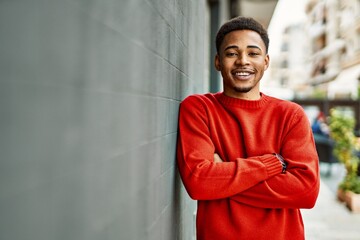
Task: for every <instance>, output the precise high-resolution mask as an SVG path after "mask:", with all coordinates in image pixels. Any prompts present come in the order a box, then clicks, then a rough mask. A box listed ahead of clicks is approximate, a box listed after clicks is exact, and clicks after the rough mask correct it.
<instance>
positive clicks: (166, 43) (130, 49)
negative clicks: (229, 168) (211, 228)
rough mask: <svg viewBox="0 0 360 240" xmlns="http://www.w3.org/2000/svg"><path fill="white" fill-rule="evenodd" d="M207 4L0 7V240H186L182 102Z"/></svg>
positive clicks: (129, 0) (188, 211)
mask: <svg viewBox="0 0 360 240" xmlns="http://www.w3.org/2000/svg"><path fill="white" fill-rule="evenodd" d="M206 9H207V6H206V1H205V0H203V1H192V0H72V1H67V0H63V1H60V0H11V1H9V0H1V1H0V239H1V240H25V239H26V240H28V239H29V240H30V239H31V240H56V239H59V240H65V239H66V240H72V239H74V240H82V239H84V240H85V239H86V240H92V239H96V240H105V239H130V240H137V239H154V240H155V239H156V240H159V239H169V240H173V239H186V240H188V239H191V238H192V236H193V235H194V216H193V212H194V208H195V203H194V201H192V200H190V199H189V197H188V196H187V194H186V192H185V190H184V188H183V186H182V183H181V180H180V179H179V176H178V173H177V169H176V164H175V149H176V147H175V144H176V135H177V114H178V107H179V102H180V100H181V99H183V98H184V97H185V96H187V95H188V94H190V93H193V92H204V91H206V89H204V87H203V86H204V83H203V75H204V68H207V66H204V65H205V64H204V58H203V56H204V55H205V52H206V51H207V50H208V49H207V47H206V44H205V45H204V42H205V39H206V38H205V35H206V34H205V31H206V27H205V25H206V23H205V20H204V19H205V17H204V15H205V11H206Z"/></svg>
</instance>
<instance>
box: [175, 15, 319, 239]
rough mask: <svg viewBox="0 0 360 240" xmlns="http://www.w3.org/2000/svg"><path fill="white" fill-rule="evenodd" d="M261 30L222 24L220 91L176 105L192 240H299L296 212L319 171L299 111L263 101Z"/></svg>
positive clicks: (309, 201) (312, 193) (252, 24)
mask: <svg viewBox="0 0 360 240" xmlns="http://www.w3.org/2000/svg"><path fill="white" fill-rule="evenodd" d="M268 46H269V39H268V34H267V31H266V30H265V29H264V28H263V26H261V25H260V24H259V23H258V22H257V21H255V20H254V19H252V18H245V17H237V18H234V19H231V20H229V21H228V22H226V23H225V24H224V25H223V26H222V27H221V28H220V29H219V31H218V33H217V36H216V48H217V54H216V56H215V68H216V69H217V70H218V71H220V72H221V75H222V79H223V89H224V91H223V92H219V93H208V94H198V95H191V96H189V97H187V98H186V99H185V100H184V101H183V102H182V103H181V105H180V113H179V135H178V146H177V161H178V167H179V171H180V175H181V178H182V181H183V183H184V186H185V188H186V190H187V192H188V193H189V195H190V197H191V198H193V199H196V200H198V202H197V203H198V208H197V220H196V232H197V239H198V240H209V239H213V240H218V239H226V240H235V239H236V240H239V239H246V240H249V239H256V240H261V239H266V240H268V239H272V240H273V239H277V240H284V239H292V240H303V239H304V225H303V221H302V216H301V213H300V208H312V207H313V206H314V204H315V202H316V199H317V196H318V192H319V166H318V156H317V153H316V149H315V144H314V140H313V135H312V132H311V127H310V123H309V121H308V118H307V116H306V115H305V113H304V111H303V109H302V108H301V106H299V105H297V104H295V103H292V102H289V101H284V100H280V99H277V98H273V97H270V96H267V95H265V94H263V93H262V92H260V90H259V84H260V80H261V78H262V76H263V74H264V71H265V70H266V69H267V68H268V66H269V60H270V59H269V55H268Z"/></svg>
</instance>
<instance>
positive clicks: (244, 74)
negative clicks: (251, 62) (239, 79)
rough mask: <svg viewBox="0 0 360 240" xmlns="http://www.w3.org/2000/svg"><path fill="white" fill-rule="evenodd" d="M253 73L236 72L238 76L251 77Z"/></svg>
mask: <svg viewBox="0 0 360 240" xmlns="http://www.w3.org/2000/svg"><path fill="white" fill-rule="evenodd" d="M250 74H251V73H249V72H236V73H235V75H236V76H249V75H250Z"/></svg>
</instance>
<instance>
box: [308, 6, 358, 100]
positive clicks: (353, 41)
mask: <svg viewBox="0 0 360 240" xmlns="http://www.w3.org/2000/svg"><path fill="white" fill-rule="evenodd" d="M306 11H307V16H308V22H307V25H308V36H309V42H310V49H311V53H310V56H309V60H310V63H311V65H312V68H311V69H310V78H309V81H308V84H309V85H312V86H313V87H314V89H315V91H318V92H322V93H323V95H324V96H325V97H329V98H330V99H334V98H352V99H355V98H357V97H358V79H359V74H360V69H359V64H360V55H359V54H360V1H359V0H340V1H338V0H310V1H309V2H308V4H307V10H306Z"/></svg>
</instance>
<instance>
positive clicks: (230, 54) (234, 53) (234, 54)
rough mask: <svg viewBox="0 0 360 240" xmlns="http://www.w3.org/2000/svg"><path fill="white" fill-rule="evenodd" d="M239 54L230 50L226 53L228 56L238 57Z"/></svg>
mask: <svg viewBox="0 0 360 240" xmlns="http://www.w3.org/2000/svg"><path fill="white" fill-rule="evenodd" d="M237 55H238V54H237V53H236V52H228V53H226V56H227V57H236V56H237Z"/></svg>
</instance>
